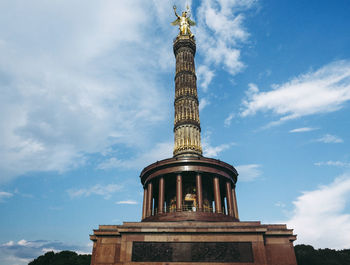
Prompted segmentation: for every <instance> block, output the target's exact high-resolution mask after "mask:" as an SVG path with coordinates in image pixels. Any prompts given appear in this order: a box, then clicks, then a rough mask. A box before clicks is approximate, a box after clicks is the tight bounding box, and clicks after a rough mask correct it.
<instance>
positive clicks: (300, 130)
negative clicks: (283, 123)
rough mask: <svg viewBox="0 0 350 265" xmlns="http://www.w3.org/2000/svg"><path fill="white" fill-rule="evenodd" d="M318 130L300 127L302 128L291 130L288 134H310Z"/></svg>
mask: <svg viewBox="0 0 350 265" xmlns="http://www.w3.org/2000/svg"><path fill="white" fill-rule="evenodd" d="M317 129H318V128H312V127H302V128H296V129H293V130H290V131H289V132H290V133H301V132H311V131H314V130H317Z"/></svg>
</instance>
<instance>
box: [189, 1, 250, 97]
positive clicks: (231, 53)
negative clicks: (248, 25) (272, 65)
mask: <svg viewBox="0 0 350 265" xmlns="http://www.w3.org/2000/svg"><path fill="white" fill-rule="evenodd" d="M255 2H256V1H254V0H246V1H234V0H225V1H222V0H215V1H211V0H204V1H202V2H201V5H200V6H199V7H198V10H197V18H198V21H197V24H198V27H197V28H196V29H195V35H196V38H197V39H198V42H199V43H201V45H200V46H199V48H200V51H201V52H203V53H204V54H205V62H204V64H203V65H201V66H200V67H199V69H198V71H199V72H198V73H199V77H200V78H199V80H200V82H201V83H200V84H201V86H202V87H203V90H204V91H206V90H207V88H208V85H209V84H210V82H211V80H212V78H213V76H214V75H215V71H214V70H213V69H212V68H211V66H212V65H215V66H216V67H217V66H221V65H222V66H223V68H224V69H225V70H226V71H228V72H229V73H230V74H232V75H234V74H237V73H238V72H240V71H242V69H243V68H244V64H243V63H242V61H241V58H240V56H241V55H240V54H241V52H240V46H239V45H240V44H241V43H244V42H245V41H246V40H247V39H248V37H249V34H248V33H247V31H246V30H245V28H244V26H243V22H244V19H245V15H244V11H246V10H248V9H249V8H251V7H252V6H253V5H254V3H255Z"/></svg>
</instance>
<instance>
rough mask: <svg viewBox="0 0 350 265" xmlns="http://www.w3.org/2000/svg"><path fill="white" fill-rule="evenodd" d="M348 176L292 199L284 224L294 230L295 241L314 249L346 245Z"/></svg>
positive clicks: (349, 221)
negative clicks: (291, 206)
mask: <svg viewBox="0 0 350 265" xmlns="http://www.w3.org/2000/svg"><path fill="white" fill-rule="evenodd" d="M349 203H350V176H349V175H343V176H341V177H338V178H336V179H335V180H334V181H333V182H332V183H330V184H328V185H322V186H319V187H318V188H317V189H315V190H312V191H306V192H303V194H302V195H301V196H299V197H298V198H297V199H296V200H295V201H294V202H293V204H294V211H293V214H292V217H291V218H290V219H289V220H288V221H287V224H288V227H290V228H293V229H295V233H296V234H297V235H298V240H297V243H299V244H309V245H312V246H314V247H315V248H326V247H327V248H335V249H343V248H350V241H349V238H350V214H349V213H348V212H346V211H345V209H346V207H348V206H349Z"/></svg>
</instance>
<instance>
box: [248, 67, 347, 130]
mask: <svg viewBox="0 0 350 265" xmlns="http://www.w3.org/2000/svg"><path fill="white" fill-rule="evenodd" d="M272 88H273V89H272V90H270V91H267V92H260V91H259V90H256V91H251V92H250V94H249V95H248V96H247V99H246V100H244V101H243V108H242V111H241V116H242V117H246V116H249V115H255V114H256V113H257V112H259V111H262V112H267V111H271V112H273V113H274V114H276V115H278V116H280V119H279V120H278V121H277V122H274V123H272V125H273V124H276V123H280V122H283V121H286V120H290V119H295V118H299V117H303V116H306V115H313V114H318V113H327V112H333V111H336V110H339V109H341V108H343V107H344V105H345V103H346V102H347V101H349V100H350V61H346V60H342V61H336V62H333V63H330V64H328V65H325V66H323V67H322V68H320V69H318V70H316V71H313V72H312V71H311V72H309V73H307V74H303V75H300V76H298V77H295V78H293V79H292V80H291V81H289V82H287V83H284V84H281V85H273V87H272Z"/></svg>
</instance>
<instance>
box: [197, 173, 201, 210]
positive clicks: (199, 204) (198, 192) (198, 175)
mask: <svg viewBox="0 0 350 265" xmlns="http://www.w3.org/2000/svg"><path fill="white" fill-rule="evenodd" d="M196 191H197V203H198V205H197V207H198V211H200V212H201V211H203V188H202V176H201V174H199V173H198V174H197V175H196Z"/></svg>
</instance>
